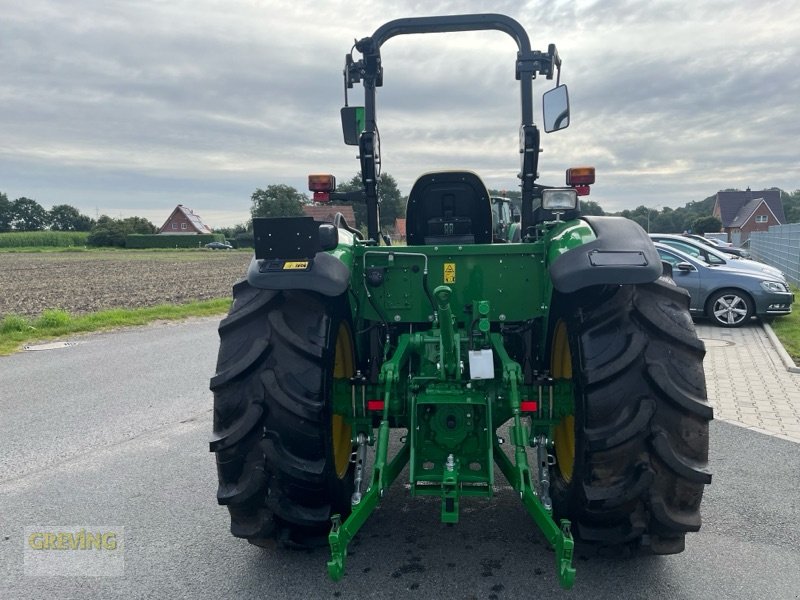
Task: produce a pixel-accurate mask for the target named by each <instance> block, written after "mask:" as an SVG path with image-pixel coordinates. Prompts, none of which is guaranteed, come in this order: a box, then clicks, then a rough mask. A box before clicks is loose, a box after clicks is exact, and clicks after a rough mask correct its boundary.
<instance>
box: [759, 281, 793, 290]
mask: <svg viewBox="0 0 800 600" xmlns="http://www.w3.org/2000/svg"><path fill="white" fill-rule="evenodd" d="M761 287H762V288H764V289H765V290H766V291H768V292H788V291H789V288H787V287H786V286H785V285H784V284H782V283H778V282H777V281H762V282H761Z"/></svg>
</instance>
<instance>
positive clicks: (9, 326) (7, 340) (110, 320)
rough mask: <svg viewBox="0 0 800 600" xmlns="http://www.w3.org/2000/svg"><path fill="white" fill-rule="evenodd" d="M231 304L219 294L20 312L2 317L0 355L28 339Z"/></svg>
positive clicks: (196, 313) (219, 310)
mask: <svg viewBox="0 0 800 600" xmlns="http://www.w3.org/2000/svg"><path fill="white" fill-rule="evenodd" d="M230 305H231V301H230V299H229V298H219V299H216V300H203V301H198V302H190V303H188V304H178V305H175V304H162V305H160V306H151V307H148V308H118V309H112V310H104V311H100V312H96V313H91V314H88V315H81V316H76V315H71V314H70V313H68V312H67V311H64V310H46V311H44V312H43V313H42V315H41V316H40V317H39V318H38V319H33V320H31V319H26V318H24V317H20V316H18V315H6V316H5V317H4V318H3V320H2V321H0V356H3V355H7V354H12V353H14V352H16V351H17V350H19V349H20V348H21V347H22V346H23V345H24V344H26V343H28V342H33V341H37V342H38V341H43V340H52V339H53V338H61V337H64V336H68V335H72V334H75V333H88V332H92V331H103V330H106V329H114V328H117V327H130V326H134V325H146V324H147V323H151V322H153V321H163V320H166V321H174V320H178V319H185V318H187V317H205V316H211V315H221V314H223V313H225V312H226V311H227V310H228V308H229V307H230Z"/></svg>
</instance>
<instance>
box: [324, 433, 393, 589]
mask: <svg viewBox="0 0 800 600" xmlns="http://www.w3.org/2000/svg"><path fill="white" fill-rule="evenodd" d="M377 446H378V449H377V456H376V457H375V466H374V468H373V471H372V483H371V484H370V486H369V489H368V490H367V492H366V493H365V494H364V495H363V496H362V498H361V502H359V503H358V504H357V505H355V506H354V507H353V510H352V512H351V513H350V516H349V517H347V519H346V520H345V521H344V522H342V519H341V516H340V515H333V517H331V523H332V527H331V531H330V533H329V534H328V543H329V544H330V547H331V559H330V560H329V561H328V575H329V576H330V578H331V579H333V580H334V581H339V580H340V579H341V578H342V576H343V575H344V562H345V558H346V557H347V546H348V544H349V543H350V541H351V540H352V539H353V537H354V536H355V535H356V533H358V530H359V529H361V527H362V526H363V525H364V523H366V521H367V519H368V518H369V516H370V515H371V514H372V511H374V510H375V507H377V505H378V501H379V500H380V499H381V498H382V497H383V495H384V493H385V492H386V489H387V488H388V487H389V486H390V485H391V484H392V482H393V481H394V480H395V479H397V476H398V475H399V474H400V472H401V471H402V470H403V467H405V465H406V464H407V463H408V457H409V445H408V443H406V444H404V445H403V447H402V448H401V449H400V451H399V452H398V453H397V455H396V456H395V457H394V458H393V459H392V460H391V462H389V464H388V465H387V464H386V458H387V456H386V455H387V452H388V448H389V423H388V421H383V422H381V426H380V428H379V430H378V443H377Z"/></svg>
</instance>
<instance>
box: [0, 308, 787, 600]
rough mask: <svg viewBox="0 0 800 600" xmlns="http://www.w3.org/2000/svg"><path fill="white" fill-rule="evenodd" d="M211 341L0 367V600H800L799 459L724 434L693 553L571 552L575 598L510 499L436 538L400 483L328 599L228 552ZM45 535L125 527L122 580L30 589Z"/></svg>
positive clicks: (241, 553)
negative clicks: (219, 487)
mask: <svg viewBox="0 0 800 600" xmlns="http://www.w3.org/2000/svg"><path fill="white" fill-rule="evenodd" d="M215 328H216V321H214V320H209V319H204V320H196V321H192V322H189V323H184V324H179V325H175V324H171V325H162V326H153V327H147V328H141V329H132V330H125V331H120V332H115V333H107V334H99V335H91V336H87V337H84V338H80V339H79V341H80V343H79V344H78V345H77V346H74V347H72V348H67V349H63V350H51V351H42V352H27V353H20V354H17V355H14V356H10V357H0V382H2V386H0V435H2V438H3V452H2V454H1V455H0V598H2V599H4V600H9V599H17V598H44V597H58V598H81V599H87V598H118V597H125V598H201V597H203V598H204V597H218V598H233V597H243V598H269V599H275V600H277V599H283V598H293V599H294V598H301V599H312V598H356V599H361V598H418V599H423V598H425V599H427V598H457V599H472V598H474V599H497V600H501V599H517V598H532V597H545V598H546V597H551V596H553V595H561V594H564V597H567V596H571V597H573V598H596V599H597V598H613V599H619V598H648V599H649V598H665V599H666V598H669V599H677V598H714V599H717V598H748V599H753V598H775V599H797V598H800V477H799V476H798V474H800V445H797V444H794V443H792V442H787V441H783V440H779V439H776V438H770V437H766V436H762V435H760V434H758V433H753V432H750V431H747V430H745V429H742V428H740V427H735V426H732V425H729V424H726V423H722V422H714V423H712V430H711V433H712V438H711V439H712V469H713V472H714V481H713V483H712V485H711V486H710V487H709V488H708V490H707V492H706V497H705V500H704V504H703V520H704V524H703V528H702V530H701V531H700V533H698V534H694V535H690V536H689V537H688V538H687V548H686V551H685V552H684V553H682V554H680V555H676V556H669V557H640V558H637V559H630V558H624V557H601V556H596V555H594V554H589V553H587V552H585V551H579V553H578V556H577V560H576V561H575V563H576V567H577V570H578V574H577V579H576V584H575V588H574V589H573V590H572V591H571V592H563V591H562V590H560V588H559V587H558V585H557V582H556V579H555V574H554V568H553V554H552V553H551V552H550V551H549V550H548V549H547V548H546V545H545V543H544V541H543V539H542V538H541V537H540V535H539V534H538V533H537V531H536V529H535V527H534V525H533V523H532V521H531V520H530V518H529V517H528V516H527V514H526V513H525V511H524V510H523V508H522V505H521V503H520V502H519V500H518V498H517V497H516V496H515V495H514V494H513V493H512V492H511V491H510V490H509V489H504V490H502V491H501V492H500V493H499V494H498V496H497V497H496V498H495V500H494V501H492V502H486V501H473V502H466V501H465V502H463V504H462V518H461V523H459V524H458V525H456V526H455V527H446V526H444V525H441V524H440V523H439V522H438V513H439V505H438V503H436V502H434V501H426V500H424V499H411V498H410V497H408V495H407V493H406V491H405V489H404V488H403V485H402V481H400V480H398V482H397V483H396V484H395V486H394V487H393V488H392V490H391V492H390V494H389V496H388V497H387V498H386V499H385V500H384V502H383V504H382V505H381V507H380V508H379V509H378V511H377V512H376V513H375V515H374V516H373V517H372V519H371V520H370V521H369V522H368V523H367V525H366V526H365V527H364V529H363V530H362V533H361V535H360V536H359V537H358V538H357V539H356V540H355V542H354V543H353V544H352V545H351V550H352V555H351V556H350V557H349V558H348V564H347V567H348V570H347V574H346V575H345V578H344V579H343V580H342V581H341V582H339V583H333V582H331V581H329V580H328V579H327V576H326V572H325V561H326V560H327V553H326V552H325V551H324V550H318V551H314V552H298V551H293V552H287V551H279V550H277V549H274V548H273V549H261V548H256V547H254V546H250V545H248V544H247V543H245V542H243V541H241V540H237V539H234V538H233V537H231V536H230V535H229V534H228V531H227V527H228V519H227V513H226V511H225V509H224V508H222V507H219V506H217V504H216V501H215V490H216V474H215V470H214V460H213V456H212V455H211V454H209V452H208V438H209V434H210V430H211V395H210V392H209V391H208V378H209V375H210V374H211V373H212V371H213V367H214V361H215V354H216V343H217V342H216V340H217V338H216V332H215ZM401 479H402V476H401ZM56 524H61V525H78V526H80V525H84V524H86V525H92V524H105V525H112V526H121V527H124V528H125V548H126V549H125V574H124V576H118V577H33V576H26V575H25V574H24V573H23V547H24V540H25V536H24V530H25V528H26V527H32V526H36V525H56Z"/></svg>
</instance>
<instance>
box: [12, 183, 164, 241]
mask: <svg viewBox="0 0 800 600" xmlns="http://www.w3.org/2000/svg"><path fill="white" fill-rule="evenodd" d="M45 230H50V231H88V232H89V236H88V238H87V243H88V244H89V245H90V246H120V247H124V246H125V238H126V236H127V235H128V234H131V233H156V231H158V229H157V228H156V226H155V225H153V224H152V223H151V222H150V221H148V220H147V219H145V218H143V217H127V218H124V219H114V218H112V217H109V216H108V215H101V216H99V217H98V218H97V220H95V219H92V218H91V217H88V216H86V215H84V214H82V213H81V212H80V211H79V210H78V209H77V208H75V207H74V206H70V205H69V204H57V205H55V206H53V208H51V209H50V210H47V209H45V208H44V207H43V206H42V205H41V204H39V203H38V202H37V201H36V200H33V199H31V198H26V197H24V196H23V197H21V198H17V199H16V200H9V199H8V196H7V195H6V194H5V193H3V192H0V233H7V232H10V231H45Z"/></svg>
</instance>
